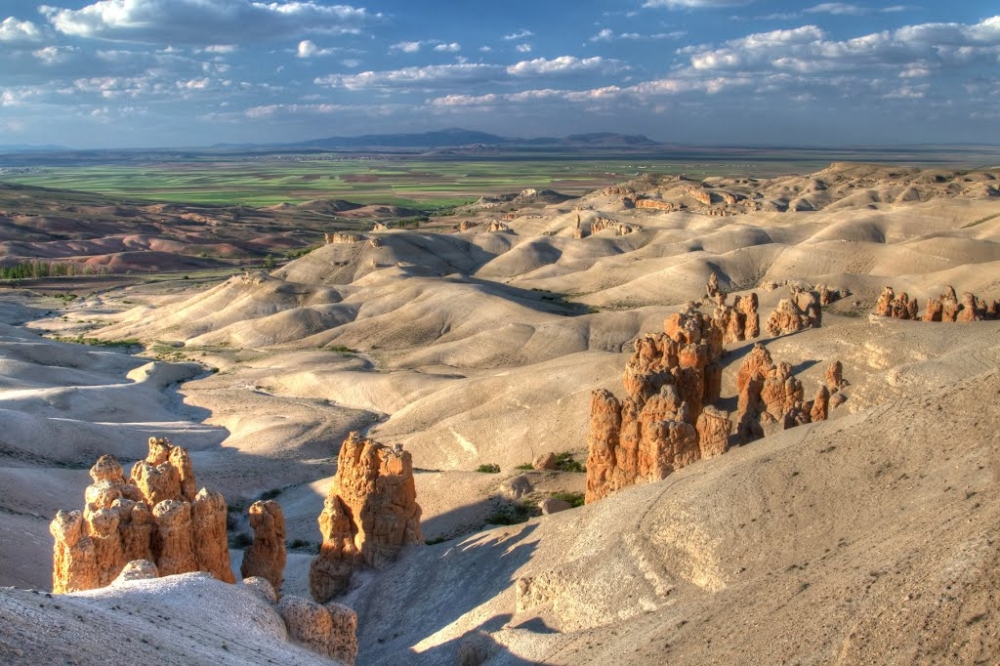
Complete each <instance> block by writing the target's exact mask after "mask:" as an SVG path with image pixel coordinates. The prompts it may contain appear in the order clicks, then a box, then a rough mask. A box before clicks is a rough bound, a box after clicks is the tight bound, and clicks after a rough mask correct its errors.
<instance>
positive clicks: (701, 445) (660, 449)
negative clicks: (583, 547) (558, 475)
mask: <svg viewBox="0 0 1000 666" xmlns="http://www.w3.org/2000/svg"><path fill="white" fill-rule="evenodd" d="M716 286H717V285H716ZM709 288H710V289H711V285H710V287H709ZM721 299H722V300H723V301H724V300H725V297H724V296H721ZM724 335H725V334H724V331H723V330H722V329H721V328H719V326H718V325H717V323H716V320H715V319H713V318H711V317H708V316H707V315H705V314H703V313H702V312H701V311H699V310H698V309H697V308H696V307H695V306H694V304H693V303H692V304H689V305H688V307H687V308H686V309H685V311H683V312H679V313H676V314H673V315H671V316H670V317H668V318H667V320H666V321H665V322H664V332H663V333H656V334H647V335H645V336H643V337H641V338H639V339H638V340H636V342H635V349H634V352H633V354H632V357H631V358H630V359H629V360H628V362H627V363H626V364H625V371H624V373H623V376H622V384H623V385H624V387H625V393H626V397H625V398H624V399H623V400H622V401H619V400H618V399H617V398H616V397H615V396H614V395H612V394H611V393H610V392H609V391H605V390H598V391H595V392H594V393H593V395H592V396H591V405H590V434H589V435H588V440H587V445H588V455H587V492H586V501H587V502H588V503H589V502H593V501H595V500H598V499H600V498H602V497H605V496H607V495H609V494H611V493H613V492H615V491H616V490H619V489H620V488H623V487H626V486H630V485H633V484H635V483H643V482H649V481H658V480H660V479H663V478H665V477H666V476H667V475H668V474H670V473H671V472H673V471H675V470H677V469H680V468H681V467H685V466H686V465H689V464H691V463H692V462H694V461H696V460H698V459H699V458H701V457H703V456H705V457H708V456H713V455H719V454H720V453H723V452H724V451H725V450H726V448H727V447H728V436H729V415H728V414H726V413H725V412H723V411H721V410H716V409H712V410H711V411H707V410H706V409H705V405H708V404H710V403H712V402H715V401H717V400H718V399H719V394H720V392H721V387H722V365H721V358H722V353H723V347H722V343H723V338H724Z"/></svg>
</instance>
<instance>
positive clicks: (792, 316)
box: [764, 287, 823, 336]
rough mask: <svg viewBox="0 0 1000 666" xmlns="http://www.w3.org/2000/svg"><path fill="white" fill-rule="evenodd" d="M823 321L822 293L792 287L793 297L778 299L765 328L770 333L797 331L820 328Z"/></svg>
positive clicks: (776, 334) (784, 333) (780, 333)
mask: <svg viewBox="0 0 1000 666" xmlns="http://www.w3.org/2000/svg"><path fill="white" fill-rule="evenodd" d="M822 323H823V306H822V305H820V295H819V294H818V293H817V292H815V291H811V290H805V289H798V288H796V287H793V288H792V297H791V298H783V299H781V300H780V301H778V307H777V308H776V309H775V310H774V312H772V313H771V316H769V317H768V318H767V323H765V324H764V328H765V330H766V331H767V333H768V335H772V336H778V335H786V334H788V333H797V332H799V331H801V330H804V329H807V328H819V327H820V326H821V325H822Z"/></svg>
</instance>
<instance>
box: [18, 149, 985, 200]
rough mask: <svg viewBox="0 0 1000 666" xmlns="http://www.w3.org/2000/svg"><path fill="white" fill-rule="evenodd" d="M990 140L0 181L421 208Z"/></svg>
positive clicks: (121, 161)
mask: <svg viewBox="0 0 1000 666" xmlns="http://www.w3.org/2000/svg"><path fill="white" fill-rule="evenodd" d="M996 159H997V157H996V150H995V149H990V148H974V147H966V148H947V149H945V148H935V147H932V146H924V147H917V148H909V149H901V148H895V149H880V148H856V149H844V150H824V149H804V148H677V149H670V150H660V151H659V152H656V153H650V154H628V153H621V152H614V151H613V150H604V151H603V152H595V153H587V152H584V151H576V152H571V153H561V154H558V153H551V154H549V153H540V152H525V151H522V152H516V151H515V152H510V153H498V154H496V155H485V156H478V155H450V156H444V155H438V156H425V155H416V154H407V155H403V154H374V155H367V156H359V155H358V154H343V153H336V152H326V153H287V152H274V153H254V152H246V153H233V154H222V153H218V152H216V153H213V152H197V151H193V152H169V151H167V152H149V153H146V152H141V151H133V152H114V151H93V152H83V153H53V154H44V153H43V154H36V155H29V156H25V155H3V154H0V182H8V183H20V184H25V185H35V186H39V187H49V188H56V189H63V190H75V191H79V192H90V193H95V194H100V195H104V196H107V197H110V198H113V199H118V200H126V201H132V202H139V201H156V202H170V203H181V204H189V205H199V204H208V205H227V206H232V205H241V206H251V207H263V206H273V205H276V204H280V203H289V204H297V203H302V202H304V201H309V200H311V199H346V200H348V201H352V202H356V203H360V204H374V203H379V204H391V205H399V206H406V207H411V208H418V209H421V210H424V211H432V210H435V209H441V208H449V207H453V206H456V205H461V204H464V203H468V202H471V201H475V200H476V199H478V198H479V197H481V196H485V195H491V194H501V193H509V192H518V191H520V190H522V189H525V188H529V187H533V188H537V189H543V188H545V189H553V190H557V191H559V192H562V193H564V194H569V195H576V196H578V195H581V194H584V193H586V192H588V191H591V190H594V189H597V188H600V187H604V186H606V185H609V184H613V183H618V182H622V181H626V180H630V179H632V178H635V177H637V176H639V175H641V174H643V173H650V172H657V173H671V174H685V175H687V176H689V177H692V178H704V177H706V176H755V177H772V176H777V175H785V174H789V173H800V174H807V173H813V172H816V171H819V170H821V169H823V168H825V167H826V166H827V165H828V164H829V163H830V162H833V161H852V162H878V163H887V164H905V165H912V166H934V165H937V166H951V167H956V168H957V167H961V166H969V167H971V166H977V165H979V166H981V165H983V164H993V163H995V161H996Z"/></svg>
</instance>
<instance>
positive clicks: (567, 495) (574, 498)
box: [549, 491, 584, 509]
mask: <svg viewBox="0 0 1000 666" xmlns="http://www.w3.org/2000/svg"><path fill="white" fill-rule="evenodd" d="M549 497H551V498H552V499H557V500H562V501H564V502H568V503H569V505H570V506H571V507H573V508H574V509H575V508H576V507H578V506H583V501H584V496H583V493H571V492H562V491H560V492H558V493H552V494H551V495H549Z"/></svg>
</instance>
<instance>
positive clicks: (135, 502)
mask: <svg viewBox="0 0 1000 666" xmlns="http://www.w3.org/2000/svg"><path fill="white" fill-rule="evenodd" d="M90 477H91V479H92V480H93V483H92V484H91V485H90V486H88V487H87V490H86V491H85V493H84V498H85V504H84V509H83V512H79V511H72V512H68V513H67V512H65V511H60V512H59V513H58V514H57V515H56V518H55V520H53V521H52V524H51V526H50V531H51V532H52V535H53V537H55V547H54V564H53V571H52V589H53V591H55V592H70V591H75V590H89V589H93V588H96V587H104V586H106V585H110V584H111V583H112V582H113V581H114V580H115V579H116V578H117V577H118V576H119V574H120V573H121V572H122V570H123V569H124V568H125V565H126V564H127V563H128V562H132V561H137V560H146V561H149V562H151V563H154V564H155V566H156V568H157V570H158V572H159V575H162V576H168V575H171V574H177V573H186V572H189V571H206V572H208V573H211V574H212V575H213V576H215V577H216V578H218V579H220V580H223V581H225V582H228V583H232V582H233V580H234V579H233V574H232V571H231V569H230V564H229V549H228V545H227V542H226V502H225V500H224V499H223V498H222V496H221V495H219V494H218V493H209V492H208V491H207V490H205V489H202V490H201V491H200V492H198V493H195V488H196V486H195V476H194V470H193V468H192V465H191V458H190V456H189V455H188V453H187V451H186V450H185V449H183V448H182V447H179V446H172V445H171V444H170V442H169V441H167V440H166V439H159V438H151V439H150V440H149V454H148V456H147V457H146V459H145V460H140V461H139V462H137V463H136V464H135V465H134V466H133V467H132V472H131V474H130V476H129V478H127V479H126V477H125V475H124V471H123V469H122V466H121V465H120V464H119V463H118V461H117V460H115V458H114V457H112V456H101V457H100V458H99V459H98V460H97V463H96V464H95V465H94V466H93V467H92V468H91V470H90Z"/></svg>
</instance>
